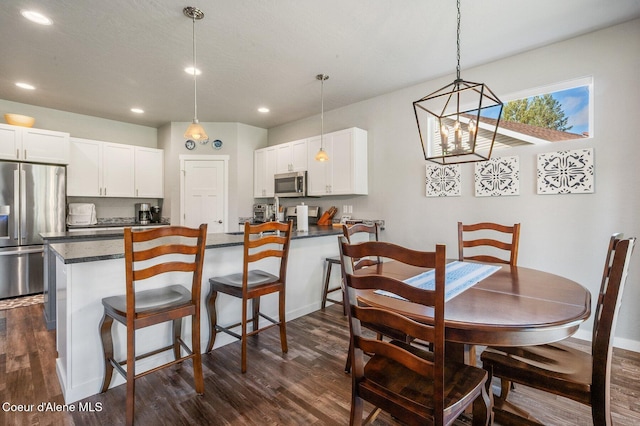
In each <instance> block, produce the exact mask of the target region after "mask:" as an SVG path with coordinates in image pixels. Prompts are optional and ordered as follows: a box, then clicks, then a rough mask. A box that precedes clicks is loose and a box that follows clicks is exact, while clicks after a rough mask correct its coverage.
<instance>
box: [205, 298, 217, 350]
mask: <svg viewBox="0 0 640 426" xmlns="http://www.w3.org/2000/svg"><path fill="white" fill-rule="evenodd" d="M217 298H218V292H217V291H213V290H211V291H209V294H208V295H207V317H208V318H209V340H208V342H207V350H206V351H205V352H207V353H209V352H211V349H213V344H214V343H215V342H216V335H217V334H218V330H217V329H216V325H217V324H218V313H217V312H216V299H217Z"/></svg>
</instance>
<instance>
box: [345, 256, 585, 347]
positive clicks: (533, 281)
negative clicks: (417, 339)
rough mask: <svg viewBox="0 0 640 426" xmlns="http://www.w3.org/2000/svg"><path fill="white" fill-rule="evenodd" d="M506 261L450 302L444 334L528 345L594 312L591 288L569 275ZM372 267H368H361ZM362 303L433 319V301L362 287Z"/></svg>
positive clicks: (394, 272)
mask: <svg viewBox="0 0 640 426" xmlns="http://www.w3.org/2000/svg"><path fill="white" fill-rule="evenodd" d="M501 266H502V267H501V268H500V269H499V270H498V271H496V272H495V273H493V274H492V275H490V276H489V277H487V278H485V279H483V280H482V281H480V282H479V283H477V284H475V285H474V286H473V287H471V288H469V289H467V290H465V291H464V292H462V293H461V294H459V295H457V296H455V297H454V298H452V299H451V300H449V301H447V302H446V304H445V327H446V331H445V338H446V340H447V341H450V342H457V343H466V344H472V345H494V346H496V345H500V346H523V345H538V344H545V343H551V342H555V341H559V340H562V339H565V338H567V337H569V336H571V335H573V334H574V333H575V332H576V331H577V330H578V328H579V326H580V324H581V323H582V322H584V321H585V320H586V319H587V318H589V315H590V314H591V293H589V290H587V289H586V288H584V287H583V286H581V285H580V284H578V283H576V282H574V281H571V280H569V279H567V278H563V277H560V276H558V275H554V274H551V273H548V272H543V271H539V270H535V269H530V268H523V267H512V266H509V265H501ZM425 270H426V269H424V268H418V267H415V266H411V265H406V264H403V263H399V262H393V261H392V262H384V263H382V264H380V265H378V266H376V271H377V272H376V273H381V274H383V275H389V276H393V277H394V278H398V279H401V280H404V279H407V278H410V277H412V276H415V275H418V274H419V273H421V272H424V271H425ZM356 273H357V274H364V273H368V271H367V270H366V269H362V270H359V271H357V272H356ZM358 298H359V300H360V301H361V302H362V303H365V304H367V305H371V306H377V307H384V308H387V309H390V310H394V311H397V312H399V313H402V314H404V315H406V316H408V317H411V318H413V319H415V320H418V321H421V322H426V323H429V322H431V321H432V315H433V310H432V308H431V307H427V306H423V305H418V304H415V303H411V302H408V301H405V300H400V299H396V298H393V297H389V296H384V295H380V294H375V293H374V292H373V291H360V292H358Z"/></svg>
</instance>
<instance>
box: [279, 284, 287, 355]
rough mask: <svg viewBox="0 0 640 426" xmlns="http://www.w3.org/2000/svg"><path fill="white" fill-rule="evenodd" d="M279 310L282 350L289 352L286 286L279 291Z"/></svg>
mask: <svg viewBox="0 0 640 426" xmlns="http://www.w3.org/2000/svg"><path fill="white" fill-rule="evenodd" d="M279 293H280V294H279V299H280V303H279V307H278V309H279V312H278V315H279V317H278V320H279V321H280V346H282V352H283V353H285V354H286V353H287V352H289V346H288V345H287V321H286V319H285V310H286V309H285V291H284V288H283V289H281V290H280V292H279Z"/></svg>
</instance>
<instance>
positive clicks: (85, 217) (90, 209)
mask: <svg viewBox="0 0 640 426" xmlns="http://www.w3.org/2000/svg"><path fill="white" fill-rule="evenodd" d="M96 223H98V220H97V219H96V206H95V204H91V203H69V214H68V215H67V225H69V226H78V225H95V224H96Z"/></svg>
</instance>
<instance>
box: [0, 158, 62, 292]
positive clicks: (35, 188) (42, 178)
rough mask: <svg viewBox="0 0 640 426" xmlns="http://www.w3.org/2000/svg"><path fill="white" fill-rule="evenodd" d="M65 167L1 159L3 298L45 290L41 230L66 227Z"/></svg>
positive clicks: (0, 271)
mask: <svg viewBox="0 0 640 426" xmlns="http://www.w3.org/2000/svg"><path fill="white" fill-rule="evenodd" d="M65 183H66V169H65V167H64V166H52V165H46V164H28V163H15V162H0V299H4V298H7V297H16V296H22V295H26V294H34V293H42V292H43V290H44V282H43V278H44V274H43V268H44V266H43V251H44V247H43V241H42V238H41V237H40V233H45V232H64V231H65V210H66V209H65V207H66V205H65V203H66V193H65V191H66V189H65Z"/></svg>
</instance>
